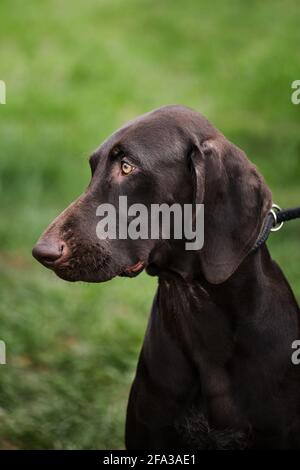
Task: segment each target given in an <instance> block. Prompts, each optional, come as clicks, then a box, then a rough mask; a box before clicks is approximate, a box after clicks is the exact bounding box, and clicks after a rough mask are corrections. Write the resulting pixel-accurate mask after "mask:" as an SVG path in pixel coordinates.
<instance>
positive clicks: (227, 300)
mask: <svg viewBox="0 0 300 470" xmlns="http://www.w3.org/2000/svg"><path fill="white" fill-rule="evenodd" d="M90 164H91V170H92V179H91V182H90V184H89V186H88V188H87V190H86V191H85V192H84V194H83V195H82V196H80V197H79V199H77V200H76V201H75V202H74V203H73V204H71V205H70V206H69V207H68V208H67V209H66V210H65V211H64V212H63V213H62V214H61V215H60V216H59V217H58V218H57V219H56V220H55V221H54V222H53V223H52V224H51V225H50V226H49V228H48V229H47V230H46V231H45V232H44V234H43V235H42V237H41V239H40V240H39V241H38V243H37V245H36V246H35V247H34V249H33V255H34V256H35V257H36V258H37V259H38V260H39V261H40V262H41V263H42V264H44V265H45V266H46V267H49V268H51V269H53V270H54V271H55V272H56V274H57V275H58V276H60V277H62V278H63V279H66V280H70V281H76V280H83V281H87V282H101V281H107V280H109V279H111V278H113V277H114V276H118V275H125V276H135V275H137V274H138V273H139V272H141V271H142V270H143V268H146V270H147V271H148V273H149V274H152V275H157V276H158V277H159V288H158V291H157V294H156V296H155V299H154V304H153V307H152V313H151V318H150V322H149V325H148V329H147V332H146V336H145V341H144V345H143V349H142V352H141V355H140V359H139V363H138V368H137V374H136V378H135V381H134V384H133V386H132V390H131V394H130V400H129V405H128V414H127V426H126V445H127V448H130V449H164V448H175V447H177V448H194V449H208V448H220V449H229V448H230V449H232V448H233V449H240V448H289V447H300V369H299V370H298V368H297V367H296V366H294V365H293V364H292V362H291V354H292V349H291V345H292V342H293V341H294V340H295V339H297V338H299V336H300V335H299V308H298V306H297V303H296V301H295V298H294V296H293V294H292V291H291V289H290V287H289V285H288V283H287V281H286V280H285V278H284V276H283V274H282V273H281V271H280V269H279V268H278V267H277V265H276V264H275V263H274V262H273V261H272V260H271V258H270V256H269V253H268V250H267V248H266V246H263V247H262V248H261V249H260V250H259V251H257V252H256V253H251V254H249V253H250V251H251V248H252V247H253V246H254V244H255V242H256V240H257V238H258V237H259V234H260V232H261V229H262V227H263V223H264V221H265V218H266V216H267V214H268V212H269V210H270V208H271V205H272V197H271V193H270V191H269V189H268V188H267V186H266V184H265V182H264V180H263V178H262V177H261V176H260V175H259V173H258V172H257V170H256V168H255V167H254V166H253V165H252V164H251V163H250V162H249V160H248V159H247V157H246V156H245V154H244V153H243V152H242V151H241V150H240V149H238V148H237V147H235V146H234V145H233V144H232V143H230V142H229V141H228V140H226V139H225V137H224V136H223V135H222V134H221V133H220V132H219V131H217V130H216V129H215V128H214V127H213V126H212V125H211V124H210V123H209V122H208V121H207V120H206V119H205V118H204V117H203V116H201V115H200V114H198V113H197V112H194V111H191V110H190V109H187V108H184V107H180V106H166V107H163V108H160V109H158V110H155V111H153V112H151V113H149V114H146V115H144V116H142V117H140V118H138V119H136V120H134V121H132V122H130V123H128V124H127V125H126V126H124V127H122V128H121V129H120V130H118V131H117V132H116V133H114V134H113V135H112V136H111V137H110V138H109V139H108V140H106V141H105V142H104V143H103V144H102V145H101V147H100V148H99V149H98V150H97V151H96V152H95V153H94V154H93V155H92V157H91V159H90ZM120 195H126V196H127V197H128V203H129V204H133V203H137V202H138V203H143V204H144V205H146V206H147V207H149V206H150V205H151V204H162V203H167V204H169V205H171V204H173V203H179V204H180V205H181V206H183V205H184V204H194V203H204V205H205V238H204V247H203V249H202V250H199V251H186V250H185V248H184V240H174V239H170V240H168V241H166V240H164V242H163V243H162V242H161V240H142V239H138V240H129V239H125V240H123V239H115V240H99V238H98V237H97V235H96V226H97V223H98V220H99V219H98V218H97V216H96V210H97V207H98V206H99V205H100V204H103V203H111V204H113V205H115V206H117V200H118V197H119V196H120Z"/></svg>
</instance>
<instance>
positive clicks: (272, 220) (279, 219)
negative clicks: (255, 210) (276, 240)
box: [250, 204, 300, 253]
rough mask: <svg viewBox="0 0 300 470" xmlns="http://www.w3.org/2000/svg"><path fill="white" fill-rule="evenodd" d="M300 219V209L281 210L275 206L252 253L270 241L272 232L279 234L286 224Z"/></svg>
mask: <svg viewBox="0 0 300 470" xmlns="http://www.w3.org/2000/svg"><path fill="white" fill-rule="evenodd" d="M299 218H300V207H294V208H291V209H281V208H280V207H279V206H277V204H273V205H272V208H271V210H270V212H269V213H268V215H267V217H266V220H265V223H264V226H263V228H262V231H261V233H260V236H259V237H258V240H257V241H256V243H255V245H254V247H253V248H252V250H251V251H250V253H254V252H255V251H257V250H258V249H259V248H260V247H261V246H262V245H263V244H264V243H265V242H266V241H267V239H268V236H269V235H270V232H278V230H280V229H281V228H282V226H283V224H284V222H288V221H289V220H293V219H299Z"/></svg>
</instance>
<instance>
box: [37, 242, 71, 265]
mask: <svg viewBox="0 0 300 470" xmlns="http://www.w3.org/2000/svg"><path fill="white" fill-rule="evenodd" d="M64 248H65V244H64V243H63V242H58V241H56V240H53V239H52V240H51V239H47V240H43V239H42V240H40V241H38V242H37V244H36V245H35V247H34V248H33V250H32V255H33V256H34V257H35V258H36V259H37V260H38V261H39V262H40V263H43V264H52V263H54V262H55V261H57V260H58V259H59V258H60V257H61V256H62V254H63V252H64Z"/></svg>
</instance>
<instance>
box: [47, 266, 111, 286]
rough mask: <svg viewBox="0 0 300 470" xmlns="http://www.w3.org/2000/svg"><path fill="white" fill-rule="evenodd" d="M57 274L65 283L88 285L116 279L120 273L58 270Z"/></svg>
mask: <svg viewBox="0 0 300 470" xmlns="http://www.w3.org/2000/svg"><path fill="white" fill-rule="evenodd" d="M54 272H55V274H56V275H57V276H58V277H59V278H60V279H63V280H64V281H68V282H78V281H80V282H87V283H100V282H106V281H110V280H111V279H112V278H114V277H116V276H117V275H118V273H107V272H106V273H93V272H76V271H71V270H70V271H69V270H68V271H64V270H59V269H56V270H54Z"/></svg>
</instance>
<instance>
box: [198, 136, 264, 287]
mask: <svg viewBox="0 0 300 470" xmlns="http://www.w3.org/2000/svg"><path fill="white" fill-rule="evenodd" d="M192 165H193V169H194V177H195V202H196V203H198V204H199V203H204V214H205V215H204V246H203V248H202V250H200V252H199V253H200V260H201V266H202V270H203V274H204V276H205V278H206V279H207V280H208V281H209V282H211V283H213V284H220V283H222V282H224V281H226V280H227V279H228V278H229V277H230V276H231V275H232V274H233V273H234V272H235V270H236V269H237V268H238V267H239V265H240V264H241V262H242V261H243V259H244V258H245V257H246V255H247V254H248V253H249V251H250V250H251V248H252V247H253V245H254V243H255V241H256V239H257V238H258V236H259V233H260V230H261V228H262V225H263V221H264V219H265V217H266V215H267V213H268V211H269V210H270V209H271V205H272V196H271V192H270V190H269V189H268V187H267V186H266V184H265V182H264V180H263V178H262V176H261V175H260V174H259V173H258V172H257V169H256V167H255V166H254V165H253V164H251V163H250V161H249V160H248V159H247V157H246V155H245V154H244V152H242V151H241V150H240V149H239V148H237V147H236V146H234V145H233V144H231V143H230V142H229V141H227V140H226V139H225V138H224V137H223V136H222V135H218V136H217V137H215V138H213V139H209V140H206V141H204V142H202V143H201V144H200V146H199V147H198V148H197V149H196V150H194V151H193V152H192Z"/></svg>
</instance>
